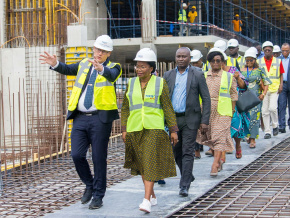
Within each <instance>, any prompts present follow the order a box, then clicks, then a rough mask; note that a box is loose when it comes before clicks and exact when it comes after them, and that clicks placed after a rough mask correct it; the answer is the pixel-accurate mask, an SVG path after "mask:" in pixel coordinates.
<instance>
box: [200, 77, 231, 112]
mask: <svg viewBox="0 0 290 218" xmlns="http://www.w3.org/2000/svg"><path fill="white" fill-rule="evenodd" d="M204 76H205V78H207V72H206V73H204ZM232 82H233V75H232V74H231V73H229V72H226V71H223V74H222V78H221V84H220V91H219V99H218V108H217V111H218V113H219V114H220V115H222V116H230V117H232V115H233V114H232V99H231V94H230V91H231V87H232ZM200 103H202V101H201V98H200Z"/></svg>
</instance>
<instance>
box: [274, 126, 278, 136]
mask: <svg viewBox="0 0 290 218" xmlns="http://www.w3.org/2000/svg"><path fill="white" fill-rule="evenodd" d="M278 133H279V129H278V127H276V128H274V129H273V136H276V135H278Z"/></svg>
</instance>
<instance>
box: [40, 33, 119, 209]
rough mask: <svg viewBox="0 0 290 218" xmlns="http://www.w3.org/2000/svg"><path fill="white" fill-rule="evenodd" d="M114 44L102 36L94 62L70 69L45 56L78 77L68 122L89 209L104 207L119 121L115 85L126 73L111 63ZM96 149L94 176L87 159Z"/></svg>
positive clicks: (60, 69) (46, 61) (62, 70)
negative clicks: (114, 126)
mask: <svg viewBox="0 0 290 218" xmlns="http://www.w3.org/2000/svg"><path fill="white" fill-rule="evenodd" d="M112 50H113V41H112V40H111V38H110V37H109V36H107V35H102V36H99V37H98V38H97V39H96V41H95V43H94V48H93V51H94V59H93V60H89V59H88V58H85V59H83V60H82V61H81V62H79V63H76V64H70V65H66V64H64V63H61V62H59V61H57V59H56V56H55V55H50V54H48V53H47V52H45V54H44V55H41V59H40V60H41V61H42V63H43V64H49V65H50V66H51V69H53V70H55V71H57V72H59V73H61V74H64V75H77V78H76V82H75V84H74V87H73V90H72V94H71V96H70V100H69V106H68V114H67V119H74V121H73V129H72V133H71V149H72V150H71V156H72V158H73V161H74V163H75V167H76V170H77V173H78V175H79V177H80V179H81V180H82V181H83V183H84V184H85V185H86V189H85V192H84V194H83V197H82V199H81V202H82V203H83V204H86V203H88V202H89V201H90V200H91V198H92V197H93V200H92V201H91V203H90V205H89V209H98V208H100V207H101V206H102V203H103V202H102V199H103V197H104V195H105V191H106V176H107V149H108V142H109V137H110V134H111V129H112V122H113V121H114V120H115V119H118V118H119V115H118V110H117V101H116V93H115V87H114V82H116V80H117V79H118V78H119V77H120V75H121V73H122V70H121V66H120V64H118V63H112V62H110V61H109V57H110V55H111V52H112ZM90 145H91V147H92V159H93V164H94V176H92V174H91V170H90V167H89V164H88V161H87V159H86V154H87V151H88V148H89V146H90Z"/></svg>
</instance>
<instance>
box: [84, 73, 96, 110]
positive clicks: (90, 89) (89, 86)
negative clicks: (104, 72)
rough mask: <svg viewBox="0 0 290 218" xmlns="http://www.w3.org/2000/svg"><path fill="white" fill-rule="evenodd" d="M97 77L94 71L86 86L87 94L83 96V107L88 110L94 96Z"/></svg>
mask: <svg viewBox="0 0 290 218" xmlns="http://www.w3.org/2000/svg"><path fill="white" fill-rule="evenodd" d="M96 77H97V71H96V70H94V71H93V72H92V75H91V77H90V80H89V82H88V84H87V93H86V96H85V101H84V106H85V108H86V109H89V108H90V107H91V106H92V102H93V96H94V84H95V80H96Z"/></svg>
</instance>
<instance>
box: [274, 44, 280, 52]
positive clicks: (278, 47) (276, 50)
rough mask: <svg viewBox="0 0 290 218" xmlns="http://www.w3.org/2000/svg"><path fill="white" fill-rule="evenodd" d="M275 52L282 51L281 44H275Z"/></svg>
mask: <svg viewBox="0 0 290 218" xmlns="http://www.w3.org/2000/svg"><path fill="white" fill-rule="evenodd" d="M273 52H281V48H280V46H279V45H274V49H273Z"/></svg>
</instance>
